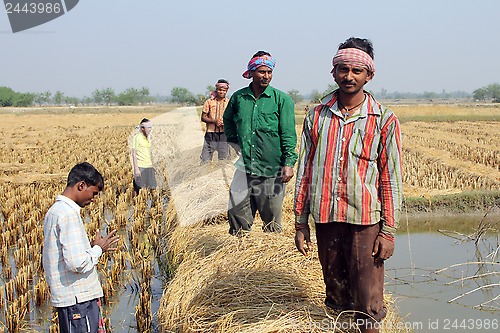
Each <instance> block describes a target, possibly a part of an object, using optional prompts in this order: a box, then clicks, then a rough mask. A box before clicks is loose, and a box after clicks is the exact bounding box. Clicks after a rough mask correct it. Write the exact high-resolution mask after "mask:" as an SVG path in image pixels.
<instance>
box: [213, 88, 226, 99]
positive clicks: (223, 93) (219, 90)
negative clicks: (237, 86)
mask: <svg viewBox="0 0 500 333" xmlns="http://www.w3.org/2000/svg"><path fill="white" fill-rule="evenodd" d="M215 93H216V94H217V98H220V99H222V98H225V97H226V94H227V88H224V87H219V88H217V89H215Z"/></svg>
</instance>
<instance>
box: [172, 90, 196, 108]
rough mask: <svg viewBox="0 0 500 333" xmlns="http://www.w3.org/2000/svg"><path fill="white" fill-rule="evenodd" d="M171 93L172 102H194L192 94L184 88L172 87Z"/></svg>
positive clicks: (190, 103)
mask: <svg viewBox="0 0 500 333" xmlns="http://www.w3.org/2000/svg"><path fill="white" fill-rule="evenodd" d="M170 94H171V95H172V102H174V103H179V104H186V105H193V104H196V98H195V97H194V95H193V94H192V93H191V92H190V91H189V90H188V89H186V88H182V87H174V88H172V91H171V92H170Z"/></svg>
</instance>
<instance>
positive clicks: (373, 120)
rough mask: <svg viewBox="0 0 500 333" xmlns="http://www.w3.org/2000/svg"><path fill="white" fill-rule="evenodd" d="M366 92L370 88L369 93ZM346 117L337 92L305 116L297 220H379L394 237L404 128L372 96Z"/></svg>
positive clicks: (362, 222) (383, 233) (361, 222)
mask: <svg viewBox="0 0 500 333" xmlns="http://www.w3.org/2000/svg"><path fill="white" fill-rule="evenodd" d="M365 93H366V92H365ZM366 95H367V98H366V99H365V101H364V103H363V105H362V106H361V109H360V113H358V114H357V115H354V116H351V117H349V118H347V119H345V118H344V116H343V115H342V113H341V112H340V110H339V107H338V105H337V92H336V91H334V92H333V93H331V94H330V95H328V96H326V97H325V98H324V99H323V100H322V101H321V104H320V105H318V106H316V107H315V108H314V109H312V110H311V111H309V112H308V114H307V115H306V118H305V119H304V128H303V132H302V139H301V147H300V153H299V165H298V169H297V179H296V184H295V201H294V212H295V216H296V223H307V220H308V217H309V215H310V214H311V215H312V217H313V219H314V221H315V222H316V223H328V222H345V223H351V224H358V225H373V224H376V223H379V222H381V224H382V228H381V236H383V237H384V238H387V239H390V240H393V239H394V233H395V231H396V228H397V226H398V223H399V217H400V212H401V204H402V197H403V193H402V167H401V131H400V127H399V121H398V119H397V117H396V115H395V114H394V113H393V112H392V111H391V110H389V109H387V108H385V107H384V106H382V105H380V104H379V103H378V102H377V101H376V100H375V99H374V97H373V96H372V95H370V94H369V93H366Z"/></svg>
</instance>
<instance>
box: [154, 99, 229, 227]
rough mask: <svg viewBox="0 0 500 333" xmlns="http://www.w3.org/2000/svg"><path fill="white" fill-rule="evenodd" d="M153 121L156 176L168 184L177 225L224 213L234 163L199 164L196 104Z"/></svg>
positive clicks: (200, 143) (201, 132) (199, 129)
mask: <svg viewBox="0 0 500 333" xmlns="http://www.w3.org/2000/svg"><path fill="white" fill-rule="evenodd" d="M152 122H153V126H154V127H153V136H152V140H151V142H152V143H151V149H152V154H153V159H154V163H155V167H156V168H157V170H164V174H163V175H162V176H163V177H158V178H162V179H163V182H162V185H163V186H168V187H169V188H170V191H171V194H172V200H173V201H174V204H175V208H176V211H177V215H178V219H179V223H180V225H181V226H187V225H192V224H195V223H197V222H201V221H204V220H207V219H210V218H212V217H214V216H217V215H219V214H221V213H224V212H225V211H226V210H227V200H228V188H229V184H230V182H231V180H232V177H233V173H234V166H233V163H232V162H231V161H227V162H224V163H220V162H218V161H217V162H213V163H211V164H206V165H200V154H201V149H202V146H203V138H204V130H203V129H202V127H201V123H200V118H199V115H198V113H197V110H196V107H183V108H178V109H175V110H173V111H170V112H167V113H164V114H162V115H160V116H157V117H155V118H153V119H152ZM214 160H216V156H214Z"/></svg>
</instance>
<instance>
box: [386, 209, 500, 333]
mask: <svg viewBox="0 0 500 333" xmlns="http://www.w3.org/2000/svg"><path fill="white" fill-rule="evenodd" d="M481 221H482V224H481ZM499 221H500V217H499V216H498V215H496V216H490V215H486V217H483V216H455V217H432V218H416V219H407V221H402V224H403V225H402V226H401V228H400V231H399V232H398V234H397V236H396V251H395V254H394V256H393V257H392V258H391V259H389V260H388V261H387V262H386V290H387V291H388V292H390V293H392V294H393V298H394V299H395V301H396V306H397V307H398V308H399V312H400V314H401V316H402V317H403V318H405V320H404V321H405V323H406V325H407V327H409V328H411V329H412V330H413V331H414V332H447V331H452V332H498V331H499V329H500V263H499V258H500V253H498V247H499V231H498V230H499V229H498V226H499ZM480 225H482V226H488V227H492V228H490V230H489V231H488V232H487V233H486V234H483V235H482V237H481V238H480V239H479V241H477V244H476V242H475V240H474V239H473V238H470V237H468V236H467V235H473V234H475V233H476V232H477V230H478V228H480V227H479V226H480ZM408 231H409V232H408ZM495 251H496V252H495Z"/></svg>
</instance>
